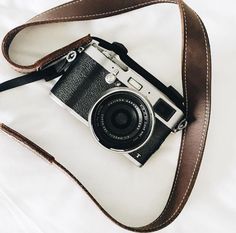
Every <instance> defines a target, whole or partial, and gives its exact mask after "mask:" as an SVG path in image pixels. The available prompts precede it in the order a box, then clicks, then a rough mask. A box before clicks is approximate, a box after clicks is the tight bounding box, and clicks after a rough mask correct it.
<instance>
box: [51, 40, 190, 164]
mask: <svg viewBox="0 0 236 233" xmlns="http://www.w3.org/2000/svg"><path fill="white" fill-rule="evenodd" d="M127 52H128V51H126V48H125V47H124V46H123V45H121V44H119V43H113V44H109V43H108V42H105V41H103V40H101V39H100V40H99V39H97V40H93V41H92V42H91V43H90V44H89V45H88V46H87V47H85V48H80V49H79V50H78V51H72V52H71V53H70V54H68V56H67V60H68V61H69V62H73V65H72V66H71V67H70V68H69V69H68V71H67V72H66V73H65V74H64V75H63V76H62V77H61V78H60V79H59V81H58V82H57V83H56V85H55V86H54V87H53V89H52V90H51V96H52V98H53V99H54V100H55V101H56V102H57V103H59V104H60V105H61V106H63V107H64V108H65V109H67V110H68V111H69V112H70V113H72V114H73V115H74V116H75V117H77V118H78V119H79V120H81V121H82V122H83V123H85V124H86V125H87V126H89V128H90V129H91V132H92V134H93V135H94V138H95V140H96V141H97V142H98V143H99V144H100V145H102V146H103V147H105V148H107V149H109V150H111V151H114V152H117V153H122V154H124V155H125V156H126V157H127V158H129V159H130V160H131V161H133V162H134V163H135V164H136V165H138V166H142V165H144V164H145V162H146V161H147V160H148V159H149V158H150V157H151V156H152V155H153V153H155V152H156V151H157V150H158V148H159V147H160V145H161V144H162V143H163V141H164V140H165V139H166V137H167V136H168V135H169V134H170V133H171V132H176V131H179V130H181V129H182V128H184V127H185V125H186V120H185V118H184V117H185V116H184V112H183V109H181V107H180V105H179V106H177V105H178V104H176V103H175V102H176V101H175V99H178V98H179V102H181V100H180V99H181V98H182V97H181V96H180V95H179V94H178V93H177V91H175V89H174V88H172V89H170V88H167V87H165V88H166V89H165V90H167V93H163V91H162V87H164V85H163V84H162V83H161V82H160V81H158V82H159V83H157V85H155V83H151V82H150V81H151V79H150V77H151V78H152V80H153V81H154V82H157V79H156V81H155V80H154V79H153V76H151V75H150V74H149V73H148V72H147V71H145V70H144V69H143V68H142V67H141V66H139V65H138V64H137V63H135V62H134V61H133V60H132V59H131V58H130V57H128V55H127ZM147 76H148V77H149V79H148V78H147ZM158 84H161V85H160V88H158V87H156V86H158ZM160 89H161V90H160ZM171 93H172V94H173V95H172V96H170V95H171ZM169 94H170V95H169ZM171 98H172V100H171Z"/></svg>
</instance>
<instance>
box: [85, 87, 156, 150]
mask: <svg viewBox="0 0 236 233" xmlns="http://www.w3.org/2000/svg"><path fill="white" fill-rule="evenodd" d="M154 119H155V118H154V116H153V112H152V108H151V106H150V104H149V102H148V101H147V100H145V98H144V97H142V96H141V95H140V94H139V93H136V92H134V91H131V90H130V89H128V88H127V89H122V90H119V89H118V90H117V89H116V90H115V91H114V90H113V91H110V92H109V93H108V94H106V95H104V96H103V97H102V98H101V99H100V100H99V101H98V102H97V103H96V104H95V106H94V107H93V109H92V111H91V114H90V120H89V121H90V126H91V128H92V131H93V133H94V135H95V137H96V139H97V140H98V141H99V143H101V144H102V145H103V146H105V147H106V148H108V149H111V150H115V151H126V152H127V151H133V150H135V149H137V148H139V147H140V146H142V145H143V144H144V143H145V142H146V141H147V139H148V138H149V137H150V135H151V133H152V130H153V125H154Z"/></svg>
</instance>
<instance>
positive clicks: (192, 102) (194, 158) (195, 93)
mask: <svg viewBox="0 0 236 233" xmlns="http://www.w3.org/2000/svg"><path fill="white" fill-rule="evenodd" d="M156 3H175V4H178V6H179V9H180V14H181V18H182V26H183V62H182V70H183V73H182V79H183V80H182V81H183V89H184V97H185V106H186V113H187V117H188V119H189V124H188V127H187V129H185V130H184V131H183V136H182V142H181V148H180V154H179V160H178V166H177V170H176V174H175V179H174V184H173V187H172V190H171V193H170V196H169V200H168V202H167V204H166V207H165V209H164V210H163V212H162V214H161V215H160V216H159V217H158V218H157V219H156V220H155V221H154V222H152V223H150V224H148V225H146V226H143V227H136V228H135V227H129V226H126V225H123V224H122V223H119V222H118V221H117V220H115V219H114V218H113V217H112V216H111V215H110V214H109V213H107V212H106V211H105V210H104V209H103V208H102V206H100V204H99V203H98V202H97V201H96V200H95V198H94V197H93V196H92V195H91V194H90V193H89V192H88V190H86V188H85V187H84V186H83V185H82V184H81V183H80V182H79V180H78V179H77V178H76V177H74V176H73V175H72V174H71V173H70V172H69V171H68V170H67V169H66V168H65V167H63V166H62V165H61V164H60V163H59V162H57V161H56V160H55V159H54V158H53V157H52V156H51V155H49V154H48V153H47V152H46V151H43V150H42V149H41V148H39V147H38V146H36V145H35V144H34V143H32V142H31V141H30V140H28V139H27V138H25V137H23V136H22V135H20V134H19V133H17V132H15V131H14V130H12V129H10V128H8V127H7V126H5V125H3V124H2V125H1V130H3V131H4V132H6V133H7V134H9V135H11V136H13V137H15V138H16V139H17V140H20V141H22V142H24V143H25V145H27V146H29V147H30V148H31V149H33V150H35V151H37V152H38V153H39V154H40V155H42V156H43V157H44V158H45V159H47V160H48V161H50V162H51V163H54V164H55V165H57V166H59V167H60V168H61V169H63V170H64V171H65V172H66V173H67V174H69V175H70V176H71V177H72V178H73V179H74V180H75V181H76V182H77V183H78V184H79V185H80V186H81V187H82V188H83V189H84V190H85V192H86V193H87V194H88V195H89V196H90V197H91V199H92V200H93V201H94V202H95V203H96V204H97V205H98V207H99V208H100V209H101V210H102V211H103V212H104V214H105V215H106V216H108V217H109V218H110V219H111V220H112V221H114V222H115V223H117V224H118V225H119V226H121V227H123V228H125V229H127V230H131V231H136V232H150V231H156V230H159V229H162V228H164V227H165V226H167V225H168V224H170V223H171V222H172V221H173V220H174V219H175V218H176V217H177V216H178V215H179V213H180V212H181V210H182V209H183V207H184V205H185V203H186V201H187V200H188V197H189V195H190V193H191V191H192V188H193V186H194V183H195V180H196V177H197V174H198V171H199V168H200V164H201V160H202V156H203V151H204V147H205V143H206V138H207V132H208V126H209V120H210V105H211V54H210V45H209V40H208V36H207V32H206V29H205V27H204V25H203V23H202V21H201V19H200V18H199V16H198V15H197V14H196V13H195V12H194V11H193V10H192V9H191V8H189V7H188V6H187V5H186V4H185V3H184V2H183V1H181V0H179V1H172V0H167V1H166V0H152V1H147V0H129V1H121V0H113V1H106V0H86V1H84V0H80V1H72V2H69V3H66V4H64V5H62V6H59V7H56V8H53V9H51V10H49V11H47V12H45V13H42V14H40V15H38V16H36V17H35V18H33V19H31V20H30V21H29V22H28V23H27V24H25V25H23V26H20V27H18V28H16V29H14V30H13V31H11V32H9V33H8V34H7V35H6V37H5V39H4V41H3V54H4V56H5V58H6V59H7V60H8V61H9V62H10V63H11V64H12V65H13V66H14V67H15V68H16V69H17V70H19V71H21V72H31V71H33V70H37V69H39V68H40V67H41V66H42V65H44V64H47V63H48V62H49V61H50V60H54V59H56V57H58V56H61V55H63V54H64V53H66V52H67V51H69V50H71V49H72V48H75V47H78V46H81V44H84V43H88V42H89V41H90V40H91V38H90V36H87V37H85V38H83V39H82V40H79V41H77V42H75V43H73V44H71V45H69V46H67V47H65V48H63V49H60V50H57V51H56V52H54V53H52V54H50V55H48V56H47V57H45V58H42V59H40V60H39V61H38V62H36V63H35V64H33V65H31V66H20V65H18V64H15V63H14V62H13V61H12V60H11V58H10V57H9V52H8V51H9V47H10V45H11V42H12V40H13V39H14V37H15V36H16V34H17V33H18V32H20V31H21V30H23V29H24V28H26V27H29V26H36V25H39V24H46V23H55V22H66V21H75V20H89V19H97V18H102V17H107V16H112V15H117V14H121V13H124V12H128V11H131V10H134V9H138V8H141V7H144V6H148V5H151V4H156Z"/></svg>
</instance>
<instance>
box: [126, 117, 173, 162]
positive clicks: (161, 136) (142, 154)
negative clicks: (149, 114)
mask: <svg viewBox="0 0 236 233" xmlns="http://www.w3.org/2000/svg"><path fill="white" fill-rule="evenodd" d="M170 133H171V129H170V128H168V127H167V126H166V125H164V124H163V123H162V122H161V121H159V120H158V119H156V122H155V125H154V130H153V133H152V136H151V137H150V139H149V140H148V142H147V143H146V144H144V146H142V147H141V148H140V149H138V150H137V151H134V152H132V153H129V155H130V156H131V157H132V158H133V159H135V160H136V161H137V162H138V163H139V164H140V165H141V166H142V165H144V164H145V163H146V162H147V160H148V159H149V158H150V157H151V156H152V155H153V154H154V153H155V152H156V151H157V150H158V149H159V148H160V146H161V144H162V143H163V142H164V141H165V139H166V138H167V137H168V135H169V134H170Z"/></svg>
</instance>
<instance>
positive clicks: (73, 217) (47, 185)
mask: <svg viewBox="0 0 236 233" xmlns="http://www.w3.org/2000/svg"><path fill="white" fill-rule="evenodd" d="M63 2H66V1H65V0H50V1H47V0H41V1H39V0H25V1H20V0H1V1H0V39H2V38H3V36H4V35H5V34H6V33H7V32H8V31H9V30H10V29H12V28H13V27H15V26H17V25H20V24H22V23H24V22H25V21H26V20H28V19H29V18H30V17H32V16H34V15H35V14H38V13H40V12H41V11H44V10H46V9H48V8H50V7H52V6H55V5H58V4H60V3H63ZM187 2H188V3H189V4H190V5H191V6H192V7H193V8H194V9H195V10H196V11H197V12H198V13H199V14H200V16H201V17H202V19H203V21H204V22H205V24H206V27H207V29H208V32H209V37H210V41H211V46H212V55H213V106H212V107H213V109H212V120H211V126H210V132H209V138H208V142H207V147H206V151H205V155H204V159H203V163H202V167H201V170H200V174H199V177H198V179H197V182H196V185H195V187H194V190H193V192H192V195H191V197H190V199H189V202H188V203H187V205H186V207H185V209H184V210H183V212H182V213H181V215H180V216H179V217H178V218H177V220H176V221H175V222H174V223H173V224H171V225H170V226H168V227H167V228H165V229H164V230H162V232H163V233H164V232H165V233H171V232H175V233H176V232H178V233H189V232H191V233H202V232H209V233H213V232H214V233H223V232H227V233H234V232H236V222H235V220H236V201H235V196H236V185H235V184H236V168H235V167H236V146H235V145H236V136H235V130H236V126H235V114H236V111H235V107H236V103H235V86H236V81H235V80H236V79H235V77H234V75H235V68H236V59H235V57H236V46H235V41H236V16H235V7H236V3H235V1H233V0H225V1H223V2H222V1H218V0H198V1H194V0H188V1H187ZM87 33H92V34H93V35H97V36H100V37H102V38H105V39H107V40H110V41H113V40H116V41H120V42H123V43H124V44H126V45H127V47H128V48H129V51H130V54H131V56H133V57H134V58H135V59H136V60H137V61H138V62H139V63H141V64H142V65H143V66H144V67H145V68H147V69H148V70H149V71H151V72H152V73H153V74H154V75H156V76H157V77H159V78H160V79H161V80H163V81H164V82H165V83H166V84H172V85H174V86H175V87H176V88H177V89H178V90H179V91H181V49H180V48H181V33H180V19H179V15H178V10H177V8H176V6H171V5H162V6H150V7H147V8H145V9H141V10H138V11H135V12H132V13H127V14H124V15H121V16H116V17H112V18H107V19H102V20H96V21H90V22H83V23H70V24H63V25H62V24H60V25H53V26H44V27H42V28H37V29H36V28H32V29H31V30H27V31H24V33H22V34H21V35H20V36H19V37H18V39H17V40H16V42H15V43H14V46H13V48H12V50H11V53H12V54H14V57H15V58H16V60H17V61H18V62H20V63H22V64H29V63H30V62H32V61H35V60H36V59H37V58H39V57H41V56H42V55H44V54H47V53H48V52H49V51H52V50H53V49H55V48H58V47H61V46H62V45H64V44H67V43H68V42H71V41H73V40H75V39H77V38H78V37H81V36H83V35H85V34H87ZM147 41H148V43H146V42H147ZM18 75H19V74H17V73H16V72H14V71H13V70H12V69H11V68H10V66H9V65H8V64H7V63H6V62H5V60H4V58H3V56H2V55H0V82H3V81H5V80H8V79H10V78H13V77H16V76H18ZM52 85H53V83H45V82H43V81H41V82H37V83H34V84H31V85H28V86H24V87H21V88H17V89H15V90H11V91H8V92H5V93H1V94H0V121H1V122H4V123H6V124H7V125H9V126H11V127H13V128H14V129H17V130H18V131H20V132H21V133H23V134H24V135H26V136H27V137H29V138H31V139H32V140H33V141H34V142H36V143H38V144H39V145H41V146H42V147H43V148H44V149H46V150H47V151H49V152H50V153H52V154H53V155H54V156H55V157H56V158H57V159H58V160H59V161H60V162H62V163H63V164H65V165H66V166H67V167H68V168H69V169H70V170H71V171H72V172H73V173H74V174H75V175H76V176H77V177H78V178H79V179H80V180H81V181H82V183H83V184H85V186H86V187H88V189H89V190H90V191H91V193H92V194H93V195H94V196H95V197H97V199H98V201H99V202H100V203H102V204H103V205H104V206H105V208H106V209H107V210H108V211H109V212H110V213H111V214H112V215H113V216H114V217H116V218H118V219H119V220H120V221H121V222H123V223H126V224H130V225H133V226H141V225H142V224H147V223H149V222H150V221H152V220H153V219H155V217H157V215H158V214H160V212H161V210H162V209H163V207H164V205H165V202H166V200H167V198H168V194H169V192H170V188H171V184H172V182H173V177H174V173H175V168H176V162H177V156H178V153H177V151H178V148H179V142H180V134H176V135H171V136H170V137H169V138H168V140H167V141H166V143H165V144H164V145H163V146H162V148H161V149H160V151H159V152H157V153H156V155H155V156H153V157H152V158H151V159H150V161H149V162H148V163H147V164H146V165H145V166H144V167H143V168H142V169H139V168H137V167H135V166H134V165H133V164H132V163H130V162H129V161H128V160H127V159H126V158H124V157H120V156H117V155H114V154H112V153H109V152H107V151H104V150H103V149H102V148H101V147H100V146H99V145H97V144H96V143H94V142H93V139H92V137H91V135H90V133H89V130H88V129H87V128H86V127H85V126H84V125H83V124H82V123H80V122H78V121H77V120H76V119H75V118H74V117H73V116H71V115H70V114H69V113H67V112H66V111H65V110H63V109H61V108H60V107H59V106H58V105H56V104H55V103H54V102H53V101H52V100H51V99H50V98H49V96H48V94H49V90H50V87H51V86H52ZM28 232H29V233H62V232H63V233H65V232H70V233H78V232H81V233H103V232H106V233H108V232H109V233H110V232H112V233H123V232H126V231H125V230H123V229H121V228H119V227H117V226H116V225H114V224H113V223H112V222H110V220H108V219H107V218H106V217H105V216H104V215H103V214H102V213H101V212H100V211H99V210H98V209H97V208H96V206H95V205H94V204H92V202H91V201H90V199H89V198H88V197H87V196H86V195H85V194H84V193H83V191H82V190H81V189H80V188H79V187H77V186H76V184H75V183H74V182H72V181H71V179H69V178H68V177H67V176H66V175H65V174H64V173H63V172H61V171H60V170H59V169H57V168H55V167H54V166H51V165H50V164H48V163H47V162H45V161H44V160H42V159H41V158H39V157H37V156H35V155H34V154H33V153H32V152H31V151H28V150H27V149H26V148H24V147H22V146H21V145H19V144H18V143H16V142H15V141H13V140H12V139H11V138H9V137H7V136H6V135H4V134H3V133H0V233H28Z"/></svg>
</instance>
